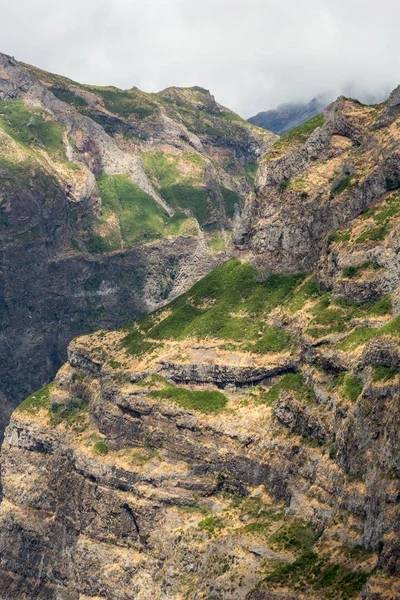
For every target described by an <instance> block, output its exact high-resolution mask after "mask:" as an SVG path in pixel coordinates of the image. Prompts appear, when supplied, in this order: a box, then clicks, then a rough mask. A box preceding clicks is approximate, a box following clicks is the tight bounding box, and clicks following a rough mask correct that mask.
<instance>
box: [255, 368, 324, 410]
mask: <svg viewBox="0 0 400 600" xmlns="http://www.w3.org/2000/svg"><path fill="white" fill-rule="evenodd" d="M284 391H292V392H295V393H296V395H297V396H298V397H299V399H300V400H303V401H305V402H312V401H314V400H315V396H314V392H313V390H312V388H310V387H308V386H307V385H306V384H305V382H304V378H303V375H302V374H301V373H288V374H287V375H284V376H283V377H282V378H281V379H280V381H278V383H276V384H275V385H274V386H272V388H271V389H270V390H269V391H268V392H266V393H265V394H263V395H262V396H260V401H261V402H263V403H265V404H269V405H272V404H274V403H275V402H276V401H277V400H279V396H280V395H281V392H284Z"/></svg>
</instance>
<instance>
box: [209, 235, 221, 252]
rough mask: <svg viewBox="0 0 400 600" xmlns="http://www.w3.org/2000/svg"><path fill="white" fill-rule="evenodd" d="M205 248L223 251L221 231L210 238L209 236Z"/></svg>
mask: <svg viewBox="0 0 400 600" xmlns="http://www.w3.org/2000/svg"><path fill="white" fill-rule="evenodd" d="M206 245H207V248H210V250H214V252H224V251H225V240H224V237H223V235H222V234H221V233H219V234H218V233H217V234H216V235H214V236H213V237H212V238H209V239H208V240H207V241H206Z"/></svg>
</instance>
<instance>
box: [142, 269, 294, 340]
mask: <svg viewBox="0 0 400 600" xmlns="http://www.w3.org/2000/svg"><path fill="white" fill-rule="evenodd" d="M303 279H304V275H270V276H268V277H267V278H266V280H265V281H263V282H259V281H257V271H256V269H255V268H254V267H252V266H250V265H248V264H241V263H240V262H239V261H235V260H232V261H228V262H227V263H225V264H224V265H222V266H221V267H218V268H217V269H215V270H214V271H213V272H212V273H210V274H209V275H208V276H207V277H205V278H204V279H202V280H201V281H199V282H198V283H197V284H196V285H195V286H194V287H193V288H192V289H191V290H190V291H189V292H187V293H186V294H183V295H182V296H180V297H179V298H177V299H176V300H174V301H173V302H172V303H171V304H170V305H169V308H170V309H172V314H170V315H169V316H167V317H166V318H165V319H163V320H162V321H161V322H160V323H158V324H157V325H155V326H154V327H152V328H149V324H150V319H155V318H157V316H158V315H160V314H162V312H163V311H162V309H161V310H160V311H157V312H156V313H154V314H153V316H151V317H147V318H146V321H145V323H146V333H147V335H148V336H149V337H151V338H152V339H156V340H162V339H177V340H179V339H184V338H186V337H189V336H194V337H198V338H199V339H204V338H206V337H215V338H219V339H223V340H232V341H236V342H247V343H249V342H251V341H258V339H259V334H258V332H259V331H262V332H264V331H265V332H266V340H265V342H266V343H267V341H268V334H269V335H270V334H271V330H268V329H265V324H264V323H263V320H262V318H263V317H264V316H265V315H267V314H268V313H269V312H270V311H271V310H272V309H273V308H275V307H276V306H279V305H280V304H281V303H282V302H283V301H284V300H285V299H286V298H287V297H288V296H289V295H290V294H291V293H292V291H293V289H294V288H296V287H297V285H298V284H299V283H300V282H301V281H302V280H303ZM242 312H243V313H244V314H245V316H241V313H242ZM235 313H237V316H236V315H235ZM153 322H154V321H153ZM140 324H141V322H140V321H139V326H140ZM269 339H270V341H271V337H270V338H269Z"/></svg>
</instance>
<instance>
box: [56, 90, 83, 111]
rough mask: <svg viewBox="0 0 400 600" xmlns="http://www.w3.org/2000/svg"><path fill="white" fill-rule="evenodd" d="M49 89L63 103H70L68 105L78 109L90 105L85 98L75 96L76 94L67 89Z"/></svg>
mask: <svg viewBox="0 0 400 600" xmlns="http://www.w3.org/2000/svg"><path fill="white" fill-rule="evenodd" d="M49 89H50V90H51V91H52V92H53V94H54V95H55V96H56V97H57V98H58V99H59V100H62V101H63V102H68V104H72V105H73V106H75V107H76V108H79V107H82V106H87V105H88V103H87V102H86V100H85V99H84V98H82V97H81V96H78V95H76V94H74V92H71V91H70V90H69V89H67V88H61V87H57V86H52V87H50V88H49Z"/></svg>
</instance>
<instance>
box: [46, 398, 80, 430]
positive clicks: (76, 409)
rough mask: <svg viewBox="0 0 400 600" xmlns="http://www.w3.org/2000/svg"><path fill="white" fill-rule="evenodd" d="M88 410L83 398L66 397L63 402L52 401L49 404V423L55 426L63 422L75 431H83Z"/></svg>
mask: <svg viewBox="0 0 400 600" xmlns="http://www.w3.org/2000/svg"><path fill="white" fill-rule="evenodd" d="M88 410H89V406H88V403H87V401H86V400H85V399H84V398H68V399H67V400H65V401H64V402H60V403H54V404H52V405H51V406H50V425H52V426H53V427H56V426H57V425H59V424H60V423H64V424H65V425H66V426H67V427H71V428H73V429H74V430H76V431H83V430H84V428H85V416H86V414H87V412H88Z"/></svg>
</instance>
